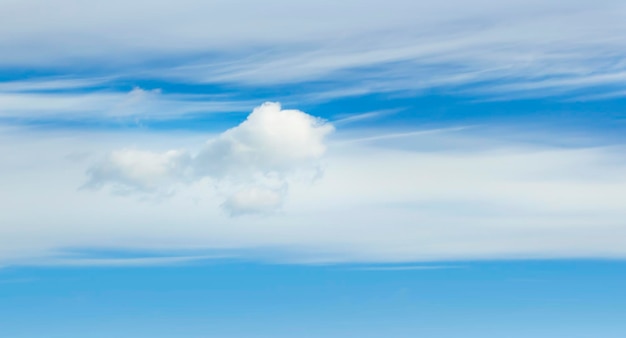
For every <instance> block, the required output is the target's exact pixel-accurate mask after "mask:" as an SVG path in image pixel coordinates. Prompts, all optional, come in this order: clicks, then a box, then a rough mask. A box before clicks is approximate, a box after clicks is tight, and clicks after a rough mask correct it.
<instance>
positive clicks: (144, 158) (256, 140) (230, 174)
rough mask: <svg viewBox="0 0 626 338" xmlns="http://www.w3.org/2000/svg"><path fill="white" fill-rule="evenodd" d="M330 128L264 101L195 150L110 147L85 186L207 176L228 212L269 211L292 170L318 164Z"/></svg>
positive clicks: (146, 185)
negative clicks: (221, 195) (160, 151)
mask: <svg viewBox="0 0 626 338" xmlns="http://www.w3.org/2000/svg"><path fill="white" fill-rule="evenodd" d="M333 129H334V128H333V126H332V125H331V124H329V123H326V122H325V121H323V120H321V119H318V118H315V117H313V116H311V115H308V114H306V113H304V112H301V111H298V110H283V109H281V106H280V104H278V103H269V102H268V103H265V104H263V105H261V106H259V107H257V108H255V109H254V111H253V112H252V113H251V114H250V115H249V116H248V118H247V119H246V120H245V121H244V122H242V123H241V124H240V125H238V126H236V127H234V128H232V129H229V130H227V131H225V132H224V133H222V134H220V135H218V136H217V137H215V138H213V139H211V140H209V141H208V142H207V143H206V144H205V145H204V146H203V147H202V148H201V149H200V151H199V152H198V153H196V154H192V153H191V152H190V151H188V150H169V151H166V152H162V153H158V152H151V151H143V150H136V149H121V150H116V151H113V152H111V153H110V154H109V155H108V156H107V157H106V159H105V160H104V161H102V162H100V163H98V164H97V165H95V166H94V167H92V168H91V169H90V170H89V171H88V175H89V180H88V182H87V184H86V186H87V187H92V188H102V187H105V186H108V187H111V188H112V190H113V191H115V192H118V193H132V192H141V193H158V194H162V193H164V192H165V193H170V192H171V191H172V189H173V188H174V187H175V185H177V184H179V183H190V182H195V181H202V180H207V181H209V182H210V183H212V184H213V185H214V187H216V188H217V190H218V191H220V192H221V193H222V194H224V195H225V196H226V201H225V202H224V203H223V204H222V206H223V207H224V208H225V209H226V210H227V211H228V212H230V213H231V214H233V215H236V214H245V213H260V212H269V211H273V210H276V209H277V208H279V207H280V206H281V205H282V203H283V200H284V197H285V195H286V192H287V187H288V181H289V180H290V179H291V178H292V176H293V175H294V174H297V173H301V172H307V171H308V172H311V173H313V174H315V172H317V171H318V170H319V168H318V167H319V165H318V161H319V159H320V158H321V157H322V155H324V152H325V151H326V145H325V138H326V136H328V134H330V133H331V132H332V131H333Z"/></svg>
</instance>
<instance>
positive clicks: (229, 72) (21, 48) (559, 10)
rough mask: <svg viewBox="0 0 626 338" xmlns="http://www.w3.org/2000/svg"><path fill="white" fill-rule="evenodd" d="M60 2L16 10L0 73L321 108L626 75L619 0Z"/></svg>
mask: <svg viewBox="0 0 626 338" xmlns="http://www.w3.org/2000/svg"><path fill="white" fill-rule="evenodd" d="M55 3H56V5H55V6H54V8H51V10H50V11H45V13H46V14H45V15H43V14H41V13H44V12H43V11H41V10H32V8H33V7H38V8H41V7H42V6H43V7H45V6H46V4H43V3H41V2H40V1H34V0H32V1H21V2H13V3H10V4H7V5H6V8H5V10H3V13H2V17H1V19H2V22H3V25H4V26H5V27H7V29H6V33H5V34H2V33H0V47H2V50H4V51H7V52H6V53H3V55H2V56H0V68H1V67H5V68H6V67H20V68H26V69H52V70H57V71H60V72H68V71H69V72H72V73H74V74H76V76H77V77H78V78H79V79H82V78H90V77H95V78H97V77H99V76H102V74H106V75H111V74H114V75H115V77H116V78H121V79H125V81H129V80H130V81H133V80H136V79H161V80H165V81H172V82H177V83H205V84H206V83H209V84H228V85H233V86H243V87H245V88H255V87H266V86H282V85H289V84H295V83H309V84H312V85H313V86H312V87H311V88H310V92H308V93H303V94H311V95H313V96H315V94H316V93H317V97H318V99H319V98H321V97H324V96H328V95H331V93H332V95H346V94H348V95H355V93H356V94H359V93H360V94H363V93H373V92H374V93H376V92H393V91H413V90H421V89H424V88H445V89H448V90H450V91H453V92H454V91H456V90H463V91H465V90H467V89H468V88H463V87H465V86H471V87H475V88H474V89H476V90H475V91H474V90H472V91H471V92H472V93H474V95H477V94H481V93H482V94H481V95H487V96H498V95H502V93H503V92H506V93H508V94H519V95H521V96H523V97H528V96H545V95H567V94H568V93H571V92H573V91H576V90H578V89H580V88H594V89H595V90H597V91H601V92H607V91H612V92H618V89H623V86H622V82H623V81H620V80H619V79H620V78H621V75H620V74H623V73H624V71H626V68H625V67H626V63H625V61H624V60H626V54H624V52H623V51H624V48H623V42H622V41H624V40H625V38H626V25H625V24H624V23H623V22H624V20H623V17H624V15H625V13H626V6H624V4H623V3H622V2H621V1H617V0H603V1H596V2H589V1H582V0H580V1H564V0H563V1H551V2H545V1H521V0H514V1H507V2H506V5H503V4H499V3H494V2H492V1H484V0H473V1H457V0H445V1H441V2H438V3H437V4H433V3H432V2H425V1H407V0H393V1H367V2H366V3H363V2H362V1H353V0H350V1H344V2H342V3H340V4H339V3H338V4H333V5H332V6H330V9H331V10H329V5H328V4H325V3H319V2H313V1H305V2H298V3H297V4H294V3H291V2H286V1H284V0H273V1H269V2H267V1H266V2H264V3H263V4H259V3H256V2H254V1H237V2H228V3H227V2H218V3H210V4H209V3H206V2H203V1H198V0H186V1H183V2H177V3H169V2H159V3H158V4H153V6H150V8H145V6H140V5H139V4H137V3H127V2H124V3H122V2H120V1H110V2H107V3H106V4H102V5H101V6H99V8H98V10H97V11H95V10H94V9H93V8H91V7H90V6H86V5H85V4H82V3H78V2H75V1H70V0H62V1H57V2H55ZM56 8H65V9H66V10H64V11H58V10H55V9H56ZM76 13H80V15H77V14H76ZM113 13H115V15H113ZM259 13H272V15H259ZM139 14H140V15H139ZM16 18H20V19H19V20H17V19H16ZM163 18H167V19H163ZM319 18H323V20H319ZM28 22H37V23H38V24H37V25H30V24H28ZM242 23H245V24H242ZM214 27H220V29H219V32H218V31H217V30H215V29H214ZM242 27H253V29H247V28H246V29H243V28H242ZM60 36H62V37H63V38H62V39H58V38H55V39H51V37H60ZM33 46H36V53H35V52H33V48H35V47H33ZM113 56H115V57H113ZM94 65H98V67H94ZM381 79H383V80H381ZM81 81H82V80H81ZM85 81H89V80H88V79H87V80H85ZM338 88H341V93H343V94H341V93H340V92H339V91H338ZM546 89H548V91H546ZM313 96H312V97H313ZM509 96H510V95H509ZM513 97H514V95H513Z"/></svg>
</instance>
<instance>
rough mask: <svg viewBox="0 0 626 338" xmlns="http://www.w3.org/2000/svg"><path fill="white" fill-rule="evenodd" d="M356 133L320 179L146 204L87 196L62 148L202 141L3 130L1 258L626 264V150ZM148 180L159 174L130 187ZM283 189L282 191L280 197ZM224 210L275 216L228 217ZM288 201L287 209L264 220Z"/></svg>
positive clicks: (199, 189)
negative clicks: (95, 254) (128, 253)
mask: <svg viewBox="0 0 626 338" xmlns="http://www.w3.org/2000/svg"><path fill="white" fill-rule="evenodd" d="M354 132H355V131H352V133H351V134H345V133H343V132H342V131H341V130H339V131H338V132H337V134H336V135H335V136H334V138H333V139H331V140H329V141H328V142H329V143H328V144H327V145H328V146H329V150H328V152H327V153H326V155H325V156H324V176H323V178H321V179H319V180H317V181H316V182H315V183H314V184H311V183H310V181H306V180H298V179H295V178H294V176H293V174H289V175H286V176H288V178H287V179H286V181H281V180H279V179H277V178H276V177H278V176H276V177H263V175H260V174H259V175H258V176H259V177H252V178H250V177H248V178H249V180H247V181H246V180H243V182H241V184H240V182H239V181H238V179H236V178H237V177H244V178H245V177H246V175H243V174H240V173H237V174H236V175H235V176H233V177H234V178H233V179H226V178H221V180H222V182H221V186H220V187H215V186H214V185H212V184H210V183H209V182H207V181H206V180H210V179H208V178H207V179H202V180H193V181H192V182H189V183H188V184H180V183H178V185H176V184H175V185H174V186H175V187H176V194H173V195H172V196H171V197H169V198H167V199H162V200H159V201H153V200H140V199H137V198H120V197H119V196H114V195H111V194H107V193H102V192H97V191H89V190H78V189H77V188H78V187H80V186H81V185H82V184H83V183H84V181H83V180H84V173H85V166H86V163H85V160H83V161H73V160H69V159H67V154H70V153H89V154H92V155H91V156H90V157H88V158H87V159H88V160H93V159H94V158H97V157H96V156H95V154H103V153H107V152H109V151H110V150H111V149H124V147H125V146H127V145H128V144H134V148H135V149H151V150H154V149H189V150H188V152H189V153H190V154H192V155H194V156H195V155H197V154H198V153H199V152H200V151H201V150H202V149H197V148H198V144H201V143H202V141H203V140H204V136H203V138H202V139H201V138H200V137H199V135H196V134H177V135H171V134H167V133H153V134H145V133H144V134H136V133H121V132H115V133H110V134H107V133H94V132H90V133H73V134H67V133H58V132H53V131H25V130H15V131H7V130H2V131H1V132H0V186H1V187H2V189H0V206H1V207H2V212H0V265H7V264H20V263H21V262H22V263H24V262H25V264H26V263H27V264H35V262H38V261H39V262H44V263H45V262H50V261H51V260H53V259H55V258H56V259H60V262H63V258H64V257H67V256H66V255H65V254H64V253H67V252H70V253H71V252H77V251H78V252H80V249H81V248H88V249H95V250H97V249H107V251H108V250H121V251H124V250H132V251H133V252H138V251H139V252H141V251H146V252H149V253H148V254H146V256H152V254H150V253H154V254H159V255H161V254H162V253H163V252H166V253H167V252H176V253H177V254H179V255H181V256H193V257H195V256H204V255H205V254H206V253H207V252H209V253H222V252H227V253H229V254H234V255H236V256H238V257H240V258H242V259H254V260H270V261H290V262H299V263H306V262H398V263H400V262H412V261H445V260H467V259H505V258H574V257H585V258H624V257H626V247H625V246H624V239H625V238H626V222H625V221H624V220H626V160H625V159H624V144H623V143H622V144H619V143H618V144H604V145H602V144H601V143H600V142H596V141H597V139H596V138H594V140H595V141H594V144H595V145H594V146H591V145H589V144H586V143H581V141H580V139H570V138H569V137H568V135H566V134H564V133H562V132H553V133H552V134H550V137H547V138H546V137H543V136H545V135H537V134H536V133H528V131H524V130H522V131H518V132H517V133H516V132H514V131H512V130H506V131H502V132H501V133H497V132H494V131H493V130H492V131H491V132H489V133H487V132H486V131H485V130H484V129H481V128H480V127H475V128H472V129H448V130H445V129H444V130H438V131H435V132H430V133H429V132H421V133H407V132H399V131H395V132H393V133H392V134H391V135H390V137H383V135H381V132H380V130H378V131H376V132H375V134H374V135H371V134H369V136H368V134H367V133H365V132H363V133H364V134H363V135H354ZM33 133H34V134H33ZM374 136H376V137H374ZM574 136H576V135H574ZM572 137H573V136H572ZM218 138H219V136H216V138H214V140H215V139H218ZM346 138H349V139H346ZM350 139H354V140H355V141H354V142H350ZM557 139H558V144H559V145H554V144H553V143H550V142H549V141H550V140H557ZM537 140H548V141H547V142H546V141H542V142H538V141H537ZM563 144H565V145H567V146H563ZM126 149H127V151H128V148H126ZM135 151H136V150H135ZM154 154H157V155H158V156H156V157H152V155H154ZM165 154H166V152H165V151H163V152H158V151H154V152H152V155H149V156H146V160H145V162H146V163H151V164H152V165H150V166H149V167H150V168H151V169H150V170H147V169H145V168H143V167H142V166H141V165H138V164H136V163H135V162H136V161H135V160H129V159H121V158H120V159H118V161H117V163H124V165H123V166H122V169H123V172H124V173H125V175H129V176H122V177H123V178H119V177H120V176H119V175H120V174H119V173H117V174H115V175H118V176H117V178H116V176H115V175H111V177H113V178H111V179H110V180H108V181H106V184H116V182H115V181H114V180H117V179H120V180H131V181H133V182H135V184H137V185H138V187H154V186H160V185H161V184H163V183H162V182H165V185H166V186H167V185H168V184H170V183H169V182H170V181H169V178H168V176H167V175H166V176H163V175H162V173H163V172H175V171H168V170H169V169H166V168H170V166H169V165H168V163H169V161H172V160H171V159H172V158H175V156H173V155H170V156H169V157H168V156H167V155H165ZM141 156H145V154H143V155H139V154H135V155H134V156H131V158H135V159H136V158H140V157H141ZM122 157H123V156H122ZM192 158H193V156H192ZM174 162H175V163H178V162H177V160H176V161H174ZM259 163H264V164H263V165H260V164H255V166H256V167H255V168H267V167H265V163H272V162H266V161H261V162H259ZM126 166H129V167H130V168H134V169H133V170H136V171H134V172H133V175H136V176H133V175H131V174H130V173H129V172H128V170H127V167H126ZM292 169H293V168H292ZM293 170H296V171H297V170H300V169H293ZM114 172H115V171H114ZM143 175H147V176H148V177H151V179H150V180H148V181H145V182H143V181H141V180H139V179H138V178H137V177H141V176H143ZM151 175H153V176H151ZM173 176H174V177H176V181H175V182H179V181H178V180H179V179H180V178H179V177H180V176H179V175H178V174H175V175H173ZM154 177H157V178H158V179H154ZM164 177H165V178H164ZM264 180H266V181H264ZM229 181H232V182H229ZM125 182H127V181H123V182H121V183H120V184H127V183H125ZM258 182H262V183H261V184H258ZM281 182H287V183H288V185H289V198H287V199H283V200H280V198H279V196H280V193H281V190H280V189H281V185H280V183H281ZM142 184H143V185H142ZM212 188H217V190H213V189H212ZM138 189H139V188H138ZM274 193H276V194H274ZM231 197H232V199H230V200H229V198H231ZM225 201H229V202H225ZM279 201H280V202H279ZM223 203H232V204H235V207H234V208H233V209H232V210H233V211H234V210H238V211H239V212H240V213H241V212H246V211H250V210H251V209H253V210H254V211H256V212H261V213H265V214H266V215H265V216H264V217H230V216H229V215H228V214H227V213H224V212H223V210H221V209H220V205H221V204H223ZM279 204H280V206H279V208H280V212H267V210H268V209H271V210H274V209H273V208H275V207H276V206H277V205H279ZM81 257H82V256H79V257H73V258H76V260H80V259H81ZM87 258H89V257H87ZM99 258H103V259H106V258H110V257H99ZM89 262H90V261H89V260H87V261H85V262H84V264H89ZM79 263H80V262H77V261H75V260H74V261H73V262H72V264H79Z"/></svg>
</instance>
